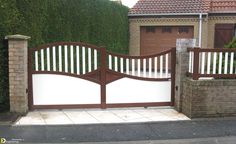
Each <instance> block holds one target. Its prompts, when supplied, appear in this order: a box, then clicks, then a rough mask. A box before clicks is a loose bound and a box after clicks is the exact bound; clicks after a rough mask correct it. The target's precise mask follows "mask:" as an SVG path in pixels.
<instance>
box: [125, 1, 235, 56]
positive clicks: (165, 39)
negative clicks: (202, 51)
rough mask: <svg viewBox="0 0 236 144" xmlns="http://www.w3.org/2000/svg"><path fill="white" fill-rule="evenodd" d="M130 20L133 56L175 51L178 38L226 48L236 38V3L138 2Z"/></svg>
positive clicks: (204, 45) (207, 45) (202, 45)
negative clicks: (168, 50) (167, 50)
mask: <svg viewBox="0 0 236 144" xmlns="http://www.w3.org/2000/svg"><path fill="white" fill-rule="evenodd" d="M128 17H129V22H130V45H129V48H130V49H129V50H130V55H147V54H153V53H158V52H161V51H163V50H166V49H169V48H171V47H175V43H176V39H177V38H194V39H196V40H197V45H198V46H200V47H209V48H212V47H215V48H217V47H223V46H224V45H225V44H227V43H228V42H229V41H231V40H232V38H233V37H234V36H235V35H236V32H235V31H236V0H139V1H138V2H137V3H136V5H135V6H134V7H133V8H131V9H130V11H129V14H128Z"/></svg>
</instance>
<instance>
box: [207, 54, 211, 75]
mask: <svg viewBox="0 0 236 144" xmlns="http://www.w3.org/2000/svg"><path fill="white" fill-rule="evenodd" d="M210 70H211V52H208V55H207V74H210Z"/></svg>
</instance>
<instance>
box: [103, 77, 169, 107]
mask: <svg viewBox="0 0 236 144" xmlns="http://www.w3.org/2000/svg"><path fill="white" fill-rule="evenodd" d="M106 90H107V93H106V96H107V103H108V104H112V103H145V102H171V81H163V82H161V81H143V80H135V79H130V78H122V79H120V80H117V81H114V82H112V83H110V84H108V85H107V87H106Z"/></svg>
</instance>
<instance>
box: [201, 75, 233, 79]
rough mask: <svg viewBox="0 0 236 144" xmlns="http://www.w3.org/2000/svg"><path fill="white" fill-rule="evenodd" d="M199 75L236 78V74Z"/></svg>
mask: <svg viewBox="0 0 236 144" xmlns="http://www.w3.org/2000/svg"><path fill="white" fill-rule="evenodd" d="M199 77H213V78H236V74H199Z"/></svg>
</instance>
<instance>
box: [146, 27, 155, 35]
mask: <svg viewBox="0 0 236 144" xmlns="http://www.w3.org/2000/svg"><path fill="white" fill-rule="evenodd" d="M155 31H156V28H155V27H154V26H148V27H146V33H149V32H151V33H155Z"/></svg>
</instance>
